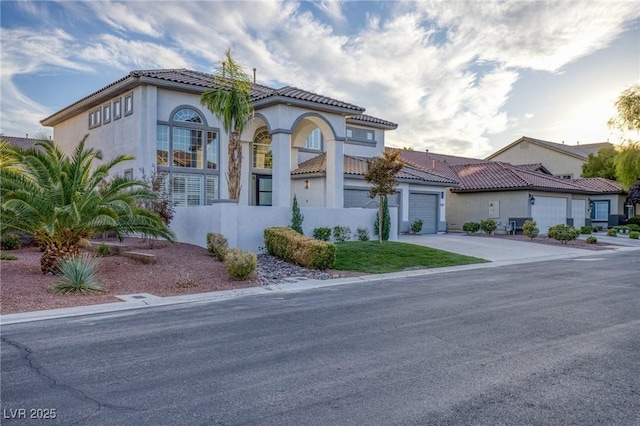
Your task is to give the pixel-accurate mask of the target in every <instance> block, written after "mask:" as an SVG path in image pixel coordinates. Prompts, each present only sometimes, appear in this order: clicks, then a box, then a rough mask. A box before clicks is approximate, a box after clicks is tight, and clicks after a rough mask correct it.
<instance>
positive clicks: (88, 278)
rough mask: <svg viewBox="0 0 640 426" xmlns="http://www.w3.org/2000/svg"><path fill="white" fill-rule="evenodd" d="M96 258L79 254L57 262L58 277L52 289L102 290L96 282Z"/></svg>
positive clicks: (62, 290) (75, 290)
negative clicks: (59, 274)
mask: <svg viewBox="0 0 640 426" xmlns="http://www.w3.org/2000/svg"><path fill="white" fill-rule="evenodd" d="M98 267H99V263H98V259H97V258H96V257H95V256H90V255H87V254H81V255H77V256H71V257H68V258H66V259H61V260H60V261H59V262H58V268H59V269H60V273H61V276H60V279H59V281H58V284H56V285H55V286H53V288H52V290H53V291H54V292H56V293H85V294H88V293H98V292H101V291H104V289H103V288H102V286H101V285H100V283H99V282H98Z"/></svg>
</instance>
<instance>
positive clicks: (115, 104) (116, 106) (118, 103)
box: [113, 98, 122, 120]
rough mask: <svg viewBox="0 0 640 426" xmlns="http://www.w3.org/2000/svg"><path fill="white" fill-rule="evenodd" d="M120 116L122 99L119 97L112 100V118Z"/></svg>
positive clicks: (115, 118)
mask: <svg viewBox="0 0 640 426" xmlns="http://www.w3.org/2000/svg"><path fill="white" fill-rule="evenodd" d="M120 117H122V100H121V99H120V98H118V99H116V100H115V101H113V119H114V120H117V119H119V118H120Z"/></svg>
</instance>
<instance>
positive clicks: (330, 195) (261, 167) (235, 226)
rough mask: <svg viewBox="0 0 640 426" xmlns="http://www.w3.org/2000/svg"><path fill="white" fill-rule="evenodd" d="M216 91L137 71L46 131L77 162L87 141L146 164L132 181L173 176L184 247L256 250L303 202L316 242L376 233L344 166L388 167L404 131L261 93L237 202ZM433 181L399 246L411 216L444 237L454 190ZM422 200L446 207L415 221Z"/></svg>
mask: <svg viewBox="0 0 640 426" xmlns="http://www.w3.org/2000/svg"><path fill="white" fill-rule="evenodd" d="M212 87H213V76H212V75H209V74H205V73H201V72H197V71H191V70H186V69H169V70H142V71H133V72H131V73H129V75H127V76H125V77H124V78H122V79H120V80H118V81H116V82H113V83H111V84H109V85H108V86H106V87H104V88H102V89H100V90H98V91H96V92H94V93H92V94H90V95H88V96H86V97H84V98H82V99H80V100H79V101H77V102H75V103H74V104H72V105H70V106H68V107H66V108H64V109H62V110H60V111H58V112H56V113H55V114H53V115H51V116H50V117H47V118H45V119H44V120H42V122H41V123H42V124H43V125H44V126H51V127H53V129H54V138H55V140H56V142H57V143H58V144H60V145H61V146H62V148H63V149H64V150H65V151H67V152H69V151H70V150H71V149H72V148H73V147H74V146H75V145H76V144H77V143H78V142H79V141H80V140H81V139H82V138H83V137H84V136H85V135H86V134H89V139H88V142H87V143H88V146H89V147H96V148H99V149H101V150H102V151H103V154H104V157H105V159H109V158H112V157H114V156H115V155H118V154H123V153H130V154H133V155H134V156H135V157H136V160H135V161H133V162H129V163H124V165H123V168H122V169H118V170H115V172H117V173H120V174H124V175H129V176H134V175H139V174H140V172H141V170H143V169H144V170H145V171H146V172H147V173H148V172H149V171H150V170H151V169H152V168H157V171H158V172H159V173H164V174H166V175H167V176H168V178H169V179H168V182H170V183H171V185H170V187H171V197H172V200H173V203H174V204H175V205H176V207H177V211H176V216H175V218H174V220H173V222H172V224H171V227H172V229H174V231H175V232H176V234H177V237H178V240H179V241H184V242H190V243H194V244H198V245H201V246H204V245H205V235H206V233H207V232H220V233H222V234H224V235H225V236H226V237H227V238H228V240H229V244H230V245H231V246H232V247H233V246H235V247H240V248H243V249H249V250H253V251H257V250H258V248H259V247H260V246H262V245H263V242H262V241H263V240H262V232H263V229H264V228H265V227H268V226H286V225H289V223H290V220H291V203H292V199H293V196H294V195H296V196H297V199H298V200H299V201H300V204H301V206H302V209H303V214H304V216H305V219H304V222H303V229H304V231H305V233H306V234H307V235H309V234H311V232H312V230H313V228H314V227H318V226H329V227H333V226H337V225H341V226H350V227H351V228H352V230H353V231H355V228H356V227H368V228H369V229H370V230H371V229H372V227H373V221H374V217H375V210H373V209H367V208H362V207H366V204H367V203H363V202H361V201H363V200H360V201H359V202H355V201H354V200H353V198H354V197H355V195H354V194H355V192H354V191H355V190H359V191H361V192H362V194H365V193H366V192H367V191H366V190H367V188H368V185H367V184H366V183H365V182H364V181H363V180H362V178H361V177H360V176H361V175H360V174H356V175H353V174H352V173H351V169H350V168H347V169H345V164H346V165H347V167H350V164H351V162H350V161H351V160H349V159H350V158H355V157H359V158H362V159H364V158H371V157H377V156H380V155H381V154H382V152H383V151H384V143H385V132H386V131H388V130H394V129H396V128H397V125H396V124H395V123H392V122H389V121H386V120H382V119H379V118H375V117H371V116H367V115H364V114H363V113H364V111H365V109H364V108H363V107H360V106H357V105H354V104H351V103H348V102H343V101H340V100H337V99H333V98H329V97H326V96H322V95H318V94H315V93H311V92H308V91H305V90H300V89H297V88H294V87H283V88H280V89H273V88H270V87H267V86H263V85H259V84H253V86H252V93H251V95H252V98H253V102H254V107H255V114H254V117H253V118H252V119H251V121H250V122H249V123H248V125H247V126H246V127H245V131H244V132H243V133H242V135H241V140H242V145H243V149H242V153H243V162H242V176H241V185H242V191H241V194H240V199H239V200H238V201H237V202H231V201H230V200H228V190H227V184H226V178H225V172H226V170H227V143H228V135H227V134H225V132H224V131H223V130H222V128H221V127H222V126H221V125H220V122H219V121H218V119H217V118H216V117H215V116H214V115H213V114H212V113H211V112H210V111H208V110H207V109H206V108H205V107H203V106H202V105H201V104H200V96H201V94H202V93H203V91H204V90H206V89H208V88H212ZM314 158H315V161H316V162H317V161H319V160H320V158H322V167H321V168H319V169H317V170H313V171H311V170H306V169H305V167H306V165H305V163H306V162H308V161H314ZM363 161H364V160H363ZM306 164H308V163H306ZM364 164H366V163H364ZM124 167H126V168H124ZM292 172H294V173H293V174H292ZM407 173H409V174H410V173H411V172H407ZM429 176H430V175H429V174H424V173H423V174H421V175H420V176H419V177H415V178H413V179H412V178H410V177H407V178H406V179H404V180H403V182H402V184H401V185H400V187H399V191H400V192H399V193H400V195H399V197H400V201H398V202H397V204H398V206H399V208H396V209H392V212H391V213H392V219H393V221H392V237H391V238H397V233H398V229H399V228H398V225H399V226H400V227H406V226H407V225H406V223H407V222H408V221H409V220H410V218H413V217H422V216H425V217H432V216H434V217H435V218H436V219H435V220H436V225H435V228H436V229H433V228H430V231H433V232H436V230H437V228H439V227H440V226H441V225H440V224H439V222H440V221H442V218H443V217H444V216H445V213H444V203H445V196H444V194H445V191H444V188H445V187H446V186H452V185H455V184H456V182H455V181H454V180H451V179H443V178H442V177H441V176H432V177H433V179H434V180H433V181H430V180H428V178H429ZM420 193H424V194H430V195H431V196H432V197H433V196H434V195H438V196H439V197H440V200H439V201H436V202H433V203H432V202H430V203H428V208H429V209H430V210H428V211H425V212H424V213H419V214H418V213H414V214H413V216H412V215H411V213H410V212H409V208H408V206H409V204H410V199H409V198H410V194H420ZM362 194H360V193H359V196H361V195H362ZM433 204H435V205H433ZM403 206H407V207H406V208H404V207H403ZM352 207H358V208H352ZM421 215H422V216H421Z"/></svg>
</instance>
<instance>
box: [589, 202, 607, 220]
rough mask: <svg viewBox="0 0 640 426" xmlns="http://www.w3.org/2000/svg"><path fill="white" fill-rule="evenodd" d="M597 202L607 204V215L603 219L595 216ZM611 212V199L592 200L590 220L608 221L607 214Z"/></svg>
mask: <svg viewBox="0 0 640 426" xmlns="http://www.w3.org/2000/svg"><path fill="white" fill-rule="evenodd" d="M598 204H606V206H607V213H606V215H607V217H606V218H604V219H598V218H596V212H597V210H598V209H597V208H596V205H598ZM610 214H611V201H609V200H593V205H592V206H591V220H592V221H594V222H608V221H609V215H610Z"/></svg>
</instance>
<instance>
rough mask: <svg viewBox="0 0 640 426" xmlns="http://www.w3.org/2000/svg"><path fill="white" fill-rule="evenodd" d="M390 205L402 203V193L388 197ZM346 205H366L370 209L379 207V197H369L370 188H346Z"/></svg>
mask: <svg viewBox="0 0 640 426" xmlns="http://www.w3.org/2000/svg"><path fill="white" fill-rule="evenodd" d="M387 201H388V202H389V207H398V205H399V204H400V194H398V193H395V194H393V195H389V196H388V197H387ZM344 206H345V208H347V207H364V208H370V209H377V208H378V197H376V198H371V197H369V190H368V189H345V190H344Z"/></svg>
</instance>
